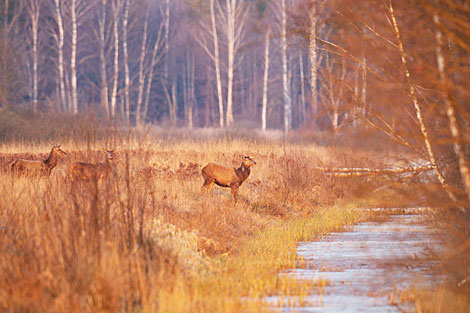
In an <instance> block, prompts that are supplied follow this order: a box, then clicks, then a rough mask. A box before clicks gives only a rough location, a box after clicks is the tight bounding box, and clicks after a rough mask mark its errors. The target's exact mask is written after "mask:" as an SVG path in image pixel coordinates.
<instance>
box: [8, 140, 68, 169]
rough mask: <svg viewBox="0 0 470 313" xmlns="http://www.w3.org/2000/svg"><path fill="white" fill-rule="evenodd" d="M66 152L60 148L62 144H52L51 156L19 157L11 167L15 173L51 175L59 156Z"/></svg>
mask: <svg viewBox="0 0 470 313" xmlns="http://www.w3.org/2000/svg"><path fill="white" fill-rule="evenodd" d="M65 155H66V153H65V152H64V151H62V150H61V149H60V145H54V146H52V149H51V152H50V153H49V156H48V157H47V159H45V160H24V159H18V160H16V161H14V162H12V163H11V164H10V169H11V171H12V173H14V174H20V175H34V176H50V175H51V172H52V170H53V169H54V167H56V165H57V161H58V158H59V157H62V156H65Z"/></svg>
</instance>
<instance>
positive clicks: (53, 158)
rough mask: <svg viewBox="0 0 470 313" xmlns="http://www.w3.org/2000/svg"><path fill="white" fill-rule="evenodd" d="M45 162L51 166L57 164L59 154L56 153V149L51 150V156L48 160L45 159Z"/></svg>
mask: <svg viewBox="0 0 470 313" xmlns="http://www.w3.org/2000/svg"><path fill="white" fill-rule="evenodd" d="M44 163H45V164H46V165H47V167H49V168H54V167H55V166H56V165H57V155H56V154H55V153H54V151H51V153H49V156H48V157H47V159H46V160H44Z"/></svg>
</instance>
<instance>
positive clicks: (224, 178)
mask: <svg viewBox="0 0 470 313" xmlns="http://www.w3.org/2000/svg"><path fill="white" fill-rule="evenodd" d="M255 164H256V162H255V161H253V160H252V159H251V158H250V157H249V156H245V157H243V159H242V164H241V165H240V167H239V168H227V167H224V166H221V165H218V164H214V163H209V164H207V165H206V166H204V168H203V169H202V171H201V173H202V177H204V184H203V185H202V186H201V191H202V192H203V193H204V191H205V190H206V191H207V193H210V192H211V190H212V187H213V186H214V184H216V185H218V186H221V187H229V188H230V189H231V191H232V195H233V199H234V200H235V203H236V202H237V199H238V188H239V187H240V186H241V184H243V182H244V181H245V180H246V179H247V178H248V176H249V175H250V167H252V166H253V165H255Z"/></svg>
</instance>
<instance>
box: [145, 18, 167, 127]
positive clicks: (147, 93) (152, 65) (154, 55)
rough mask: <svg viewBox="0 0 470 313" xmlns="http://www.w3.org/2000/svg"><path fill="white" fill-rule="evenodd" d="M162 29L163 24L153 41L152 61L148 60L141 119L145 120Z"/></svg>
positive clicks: (160, 43)
mask: <svg viewBox="0 0 470 313" xmlns="http://www.w3.org/2000/svg"><path fill="white" fill-rule="evenodd" d="M162 27H163V24H160V29H159V31H158V35H157V39H155V43H154V45H153V50H152V59H151V60H150V70H149V74H148V78H147V86H146V89H145V102H144V110H143V113H142V116H143V118H144V119H145V118H147V112H148V108H149V101H150V90H151V89H152V83H153V78H154V77H153V71H154V68H155V66H156V65H157V62H158V60H159V59H157V52H158V50H159V49H160V47H161V45H162V41H161V38H162V37H161V35H162Z"/></svg>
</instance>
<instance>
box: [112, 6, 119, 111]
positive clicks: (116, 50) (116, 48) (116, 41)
mask: <svg viewBox="0 0 470 313" xmlns="http://www.w3.org/2000/svg"><path fill="white" fill-rule="evenodd" d="M117 1H119V0H115V2H114V3H113V10H114V12H113V17H114V21H113V33H114V70H113V87H112V90H111V117H113V118H114V117H116V101H117V100H116V98H117V86H118V79H119V10H120V5H119V4H118V3H117Z"/></svg>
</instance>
